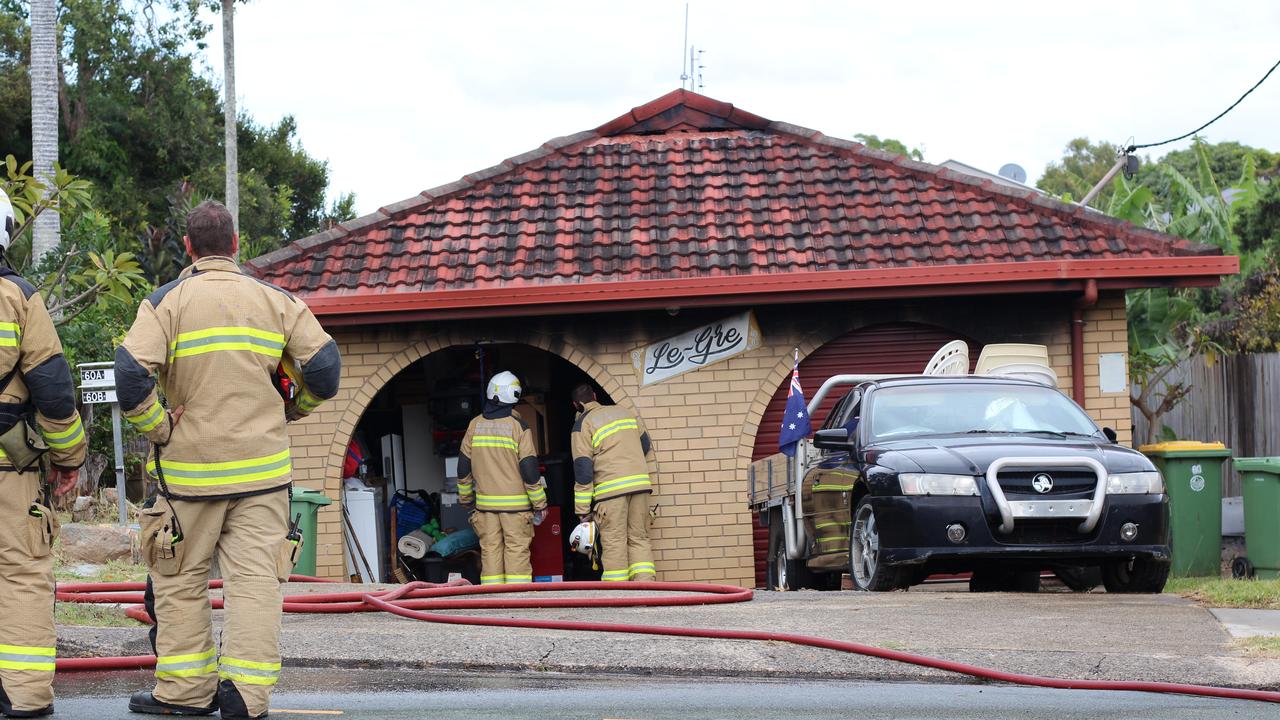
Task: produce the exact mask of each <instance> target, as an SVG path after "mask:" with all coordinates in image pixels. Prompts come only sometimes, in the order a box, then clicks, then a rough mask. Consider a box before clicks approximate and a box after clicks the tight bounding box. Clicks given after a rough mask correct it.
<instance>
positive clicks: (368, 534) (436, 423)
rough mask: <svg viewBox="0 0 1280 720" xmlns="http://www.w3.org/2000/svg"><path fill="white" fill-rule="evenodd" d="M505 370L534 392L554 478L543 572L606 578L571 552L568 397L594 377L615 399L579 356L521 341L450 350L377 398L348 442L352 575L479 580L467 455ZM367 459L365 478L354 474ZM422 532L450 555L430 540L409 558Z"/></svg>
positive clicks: (542, 576)
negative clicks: (464, 478) (464, 474)
mask: <svg viewBox="0 0 1280 720" xmlns="http://www.w3.org/2000/svg"><path fill="white" fill-rule="evenodd" d="M504 370H508V371H511V372H513V373H515V374H516V376H517V377H519V378H520V382H521V385H522V386H523V389H524V392H523V395H522V397H521V403H520V404H519V405H518V406H517V407H516V412H518V413H519V414H520V416H521V418H522V419H523V420H524V421H525V423H526V424H527V425H528V426H529V428H530V429H531V430H532V432H533V436H534V444H535V445H536V447H537V450H538V460H539V466H540V470H541V474H542V477H543V479H544V480H545V481H546V484H547V502H548V509H549V513H548V516H547V519H546V520H545V521H544V522H543V524H542V525H541V526H540V527H539V528H538V529H537V531H536V533H535V538H534V545H533V560H534V576H535V579H537V580H560V579H563V580H591V579H599V570H598V569H596V570H593V569H592V568H591V563H590V561H588V560H587V559H586V558H584V557H583V556H581V555H579V554H577V553H572V552H570V551H569V549H568V536H569V532H570V531H571V530H572V527H573V523H574V521H575V518H574V516H573V460H572V457H571V455H570V446H569V442H570V438H569V434H570V432H571V431H572V429H573V423H574V420H575V411H574V408H573V404H572V402H571V401H570V397H569V396H570V393H571V392H572V390H573V388H574V387H576V386H577V385H579V384H582V383H587V384H590V385H592V386H593V387H595V389H596V394H597V396H598V397H599V398H600V399H601V400H602V401H604V402H611V399H610V398H609V396H608V394H607V393H605V392H604V390H603V388H601V387H600V386H599V385H598V384H597V383H595V382H594V381H593V379H592V378H591V377H590V376H588V375H587V374H586V373H585V372H583V371H582V370H581V369H579V368H578V367H577V366H575V365H573V364H572V363H570V362H569V361H567V360H565V359H564V358H561V357H560V356H558V355H556V354H554V353H551V352H548V351H546V350H542V349H539V348H536V347H533V346H531V345H524V344H519V343H480V344H476V345H455V346H453V347H449V348H445V349H443V350H439V351H437V352H434V353H431V354H429V355H427V356H426V357H423V358H422V359H420V360H418V361H416V362H414V363H413V364H411V365H409V366H408V367H406V368H405V369H404V370H402V371H401V372H400V373H399V374H397V375H396V376H395V377H394V378H392V379H391V381H390V382H388V383H387V384H386V385H385V386H384V387H383V388H382V389H381V390H380V391H379V392H378V394H377V395H376V396H375V397H374V399H373V400H372V402H371V403H370V404H369V406H368V408H367V409H366V410H365V412H364V414H363V416H362V417H361V419H360V422H359V423H358V424H357V426H356V430H355V433H354V435H353V437H352V443H353V447H352V448H350V449H349V457H356V456H358V457H360V458H362V459H363V463H358V462H348V464H347V468H346V469H345V470H344V475H348V477H345V478H344V479H343V493H342V495H343V501H344V505H345V507H346V509H347V513H348V515H349V517H350V522H349V525H350V528H344V538H343V540H344V553H345V554H346V555H347V570H348V572H349V574H351V575H352V576H355V577H359V578H362V579H365V580H371V581H375V582H394V581H397V580H400V581H403V580H406V579H420V580H427V581H431V582H440V581H444V580H445V579H447V578H448V577H450V576H451V575H459V576H461V577H465V578H467V579H469V580H472V581H473V582H476V583H478V582H479V553H478V548H476V547H475V546H474V545H473V544H472V543H470V542H467V538H468V537H469V533H470V524H469V522H468V515H469V514H468V511H467V510H466V509H464V508H463V507H462V506H461V505H460V504H459V503H458V495H457V490H458V477H457V466H458V464H457V458H458V453H459V448H460V446H461V443H462V438H463V435H464V434H465V431H466V428H467V424H468V423H469V422H470V421H471V419H472V418H473V417H475V416H476V415H478V414H480V411H481V408H482V407H483V405H484V390H485V387H486V385H487V384H488V381H489V378H490V377H491V376H493V375H494V374H495V373H498V372H501V371H504ZM361 465H362V466H363V474H362V475H361V474H360V471H359V470H356V472H355V474H356V475H357V477H351V476H350V473H349V472H347V471H348V470H350V469H351V468H352V467H353V466H356V467H360V466H361ZM433 521H434V523H433ZM346 524H347V521H345V520H344V525H346ZM423 525H425V526H427V527H426V528H423V527H422V526H423ZM413 530H421V531H422V534H419V535H415V540H416V541H418V542H428V543H429V544H430V545H432V546H437V547H438V548H440V552H438V553H437V552H435V551H434V550H433V549H431V548H430V547H429V548H428V550H427V552H426V554H425V555H424V556H423V557H422V558H415V557H412V555H413V554H416V553H415V551H414V550H413V549H412V548H410V550H409V552H406V553H403V554H402V553H400V552H399V548H398V547H397V545H399V544H401V543H400V542H399V540H400V538H401V537H402V536H404V535H405V534H407V533H408V532H411V531H413ZM423 535H425V536H427V537H429V538H431V539H430V540H429V541H426V540H425V539H424V537H423ZM455 535H456V537H455ZM408 542H409V541H406V543H408ZM366 566H367V567H366Z"/></svg>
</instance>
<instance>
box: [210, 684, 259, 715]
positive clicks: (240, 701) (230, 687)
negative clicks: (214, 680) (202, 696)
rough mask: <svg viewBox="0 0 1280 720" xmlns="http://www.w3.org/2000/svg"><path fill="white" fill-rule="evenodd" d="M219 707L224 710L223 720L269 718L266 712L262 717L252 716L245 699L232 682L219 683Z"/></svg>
mask: <svg viewBox="0 0 1280 720" xmlns="http://www.w3.org/2000/svg"><path fill="white" fill-rule="evenodd" d="M218 707H219V708H220V709H221V710H222V720H264V718H266V717H267V713H265V712H264V713H262V714H261V715H250V714H249V708H247V707H245V704H244V698H242V697H240V691H239V690H237V689H236V684H235V683H233V682H231V681H230V680H223V681H222V682H219V683H218Z"/></svg>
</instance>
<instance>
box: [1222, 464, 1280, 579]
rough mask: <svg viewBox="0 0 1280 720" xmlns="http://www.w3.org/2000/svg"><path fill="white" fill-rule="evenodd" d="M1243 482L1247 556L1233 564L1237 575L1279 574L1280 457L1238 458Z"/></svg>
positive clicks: (1278, 576)
mask: <svg viewBox="0 0 1280 720" xmlns="http://www.w3.org/2000/svg"><path fill="white" fill-rule="evenodd" d="M1235 466H1236V470H1237V471H1238V472H1239V473H1240V479H1241V482H1242V483H1243V485H1244V544H1245V549H1246V552H1248V554H1249V556H1248V557H1247V558H1237V559H1236V562H1235V563H1233V564H1232V567H1231V574H1232V575H1233V576H1235V577H1260V578H1269V579H1274V578H1280V457H1251V458H1236V460H1235Z"/></svg>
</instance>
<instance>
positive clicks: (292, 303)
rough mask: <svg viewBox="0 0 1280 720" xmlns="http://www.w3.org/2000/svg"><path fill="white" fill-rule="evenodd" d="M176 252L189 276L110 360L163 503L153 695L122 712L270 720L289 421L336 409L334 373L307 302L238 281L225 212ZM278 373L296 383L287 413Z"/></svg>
mask: <svg viewBox="0 0 1280 720" xmlns="http://www.w3.org/2000/svg"><path fill="white" fill-rule="evenodd" d="M183 241H184V242H185V243H186V249H187V254H188V255H189V256H190V257H191V259H192V264H191V265H190V266H189V267H187V268H186V269H185V270H183V272H182V274H181V275H180V276H179V277H178V279H177V280H174V281H173V282H171V283H168V284H166V285H163V286H161V287H160V288H159V289H157V290H156V291H155V292H154V293H152V294H151V296H150V297H148V298H147V299H146V300H144V301H143V302H142V305H141V307H139V308H138V316H137V319H136V320H135V321H134V323H133V327H132V328H130V329H129V333H128V335H127V336H126V337H125V339H124V343H123V344H122V345H121V346H120V347H119V348H118V349H117V350H116V361H115V367H116V385H117V392H118V395H119V398H120V407H121V408H122V409H123V410H124V415H125V418H127V419H128V420H129V422H130V423H131V424H132V425H133V426H134V427H135V428H137V429H138V430H139V431H141V432H142V433H144V434H145V435H146V436H147V439H149V440H150V441H151V443H152V445H153V446H154V448H155V456H154V457H153V458H151V459H150V460H149V461H148V463H147V467H148V470H149V471H151V472H152V474H153V475H154V476H155V477H156V479H157V483H158V489H159V492H158V495H157V496H154V497H152V498H150V499H149V500H148V501H147V503H146V504H145V505H144V507H143V510H142V517H141V521H140V522H141V526H142V537H141V543H142V550H143V554H144V556H145V559H146V561H147V564H148V569H149V570H150V574H149V575H148V578H147V593H146V601H147V610H148V612H150V614H151V616H152V617H153V618H154V619H155V623H156V624H155V627H154V628H153V629H152V630H151V641H152V646H153V649H154V651H155V654H156V670H155V675H156V679H157V680H156V685H155V689H154V690H153V691H151V692H147V691H140V692H136V693H134V694H133V697H131V698H130V700H129V709H130V710H132V711H134V712H141V713H149V714H158V715H163V714H194V715H200V714H210V713H212V712H214V711H215V710H220V711H221V713H222V717H224V718H258V717H266V714H267V705H268V700H269V698H270V694H271V687H272V686H273V685H275V684H276V681H277V679H278V677H279V674H280V652H279V635H280V603H281V591H280V583H281V582H282V581H284V580H286V579H287V578H288V576H289V573H290V571H291V570H292V569H293V561H294V560H295V559H296V558H295V557H294V556H295V555H296V551H297V549H298V545H297V535H296V528H294V527H291V523H290V521H289V517H288V514H289V495H290V494H291V483H290V473H291V468H292V462H291V459H290V453H289V437H288V434H287V431H286V430H285V422H286V420H296V419H298V418H301V417H303V416H305V415H307V414H309V413H311V412H312V411H313V410H315V409H316V407H317V406H318V405H319V404H320V403H321V402H322V401H323V400H326V399H328V398H331V397H333V395H334V394H335V393H336V392H337V390H338V377H339V370H340V365H341V360H340V358H339V355H338V347H337V345H336V344H335V343H334V341H333V339H332V338H330V337H329V335H327V334H326V333H325V332H324V330H322V329H321V328H320V324H319V322H317V321H316V318H315V316H314V315H312V314H311V311H310V310H309V309H308V308H307V306H306V305H305V304H304V303H303V302H302V301H301V300H298V299H297V298H295V297H293V296H292V295H290V294H289V293H287V292H285V291H283V290H281V289H279V288H277V287H275V286H273V285H270V284H267V283H264V282H261V281H258V280H255V279H254V278H251V277H248V276H246V275H244V274H242V273H241V271H240V268H239V267H238V266H237V265H236V262H235V260H234V259H233V257H234V256H235V254H236V252H237V250H238V249H239V237H238V236H237V235H236V233H235V231H234V228H233V224H232V219H231V213H230V212H228V211H227V209H226V208H225V207H223V206H222V205H221V204H219V203H216V202H213V201H206V202H203V203H201V204H200V205H198V206H196V208H195V209H194V210H192V211H191V213H190V214H189V215H188V216H187V235H186V237H184V238H183ZM282 367H283V368H289V367H296V368H298V369H300V379H301V388H300V389H299V390H298V392H297V394H296V395H293V396H291V398H290V399H288V400H287V402H286V403H285V404H284V408H283V410H282V408H281V397H282V395H280V394H277V393H280V392H282V390H281V388H282V387H283V386H285V385H286V384H285V383H284V382H283V380H281V379H280V378H281V377H283V376H284V375H286V373H284V372H282V371H281V368H282ZM157 373H158V374H159V380H160V388H161V389H162V390H163V392H164V396H165V398H166V399H167V401H168V405H169V408H168V409H166V408H165V407H164V406H162V405H161V404H160V400H159V398H158V396H157V391H156V390H157V387H156V380H155V378H154V375H155V374H157ZM215 552H216V553H217V557H218V567H219V568H220V569H221V571H222V577H223V580H224V587H223V596H224V598H225V603H226V623H225V625H224V626H223V630H222V637H221V641H220V643H219V644H218V645H216V646H215V645H214V640H213V631H212V626H211V624H210V608H209V597H208V592H207V588H206V584H207V582H208V579H209V568H210V562H211V560H212V558H213V556H214V553H215Z"/></svg>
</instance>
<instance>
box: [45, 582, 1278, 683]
mask: <svg viewBox="0 0 1280 720" xmlns="http://www.w3.org/2000/svg"><path fill="white" fill-rule="evenodd" d="M290 580H291V581H293V582H326V581H324V580H320V579H318V578H310V577H304V576H298V575H295V576H293V577H291V578H290ZM221 586H222V584H221V581H220V580H213V581H211V582H210V583H209V587H210V588H211V589H216V588H220V587H221ZM145 589H146V585H145V583H137V582H134V583H80V584H68V585H62V586H60V587H59V588H58V593H57V599H58V600H59V601H60V602H78V603H141V602H142V601H143V598H142V591H144V590H145ZM583 590H610V591H614V592H617V591H620V590H621V591H662V592H664V593H668V594H664V595H641V596H635V597H618V596H611V597H587V598H584V597H560V598H556V597H545V596H546V595H547V594H548V593H554V592H573V591H583ZM510 593H529V594H531V595H532V596H530V595H526V596H523V597H494V596H495V595H505V594H510ZM752 597H753V593H752V591H751V590H748V589H746V588H740V587H735V586H732V585H712V584H704V583H679V582H630V583H605V582H564V583H528V584H520V585H485V586H476V585H470V584H467V583H466V581H465V580H464V581H459V582H454V583H450V584H446V585H433V584H430V583H423V582H413V583H408V584H406V585H400V586H398V587H395V588H391V589H390V590H385V591H381V592H360V591H355V592H339V593H315V594H303V595H287V596H285V598H284V611H285V612H290V613H353V612H377V611H381V612H387V613H391V614H392V615H398V616H400V617H403V618H409V619H411V620H420V621H423V622H431V623H443V624H449V625H478V626H487V627H516V628H529V629H535V630H571V631H580V632H610V633H630V634H639V635H666V636H672V637H692V638H706V639H713V640H763V641H766V642H782V643H791V644H793V645H804V646H808V647H816V648H824V649H827V650H837V651H840V652H847V653H854V654H857V655H867V656H870V657H877V658H882V659H884V660H893V661H896V662H903V663H909V664H912V665H919V666H921V667H928V668H935V669H938V670H946V671H949V672H954V673H959V674H962V675H969V676H971V677H976V678H981V679H984V680H994V681H997V682H1005V683H1012V684H1015V685H1029V686H1034V687H1042V688H1055V689H1062V690H1126V691H1134V692H1153V693H1170V694H1178V695H1195V696H1200V697H1213V698H1225V699H1232V700H1258V701H1262V702H1272V703H1280V692H1276V691H1270V690H1242V689H1235V688H1220V687H1211V686H1207V685H1186V684H1181V683H1166V682H1146V681H1124V680H1071V679H1063V678H1051V677H1041V676H1037V675H1023V674H1021V673H1012V672H1005V671H1002V670H995V669H992V668H983V667H978V666H975V665H967V664H965V663H960V662H954V661H951V660H943V659H940V658H931V657H925V656H923V655H916V654H914V653H908V652H902V651H901V650H890V649H887V648H882V647H876V646H873V645H863V644H860V643H855V642H848V641H845V640H832V639H829V638H820V637H814V636H811V635H799V634H795V633H783V632H769V631H762V630H725V629H714V628H690V627H672V626H662V625H635V624H630V623H603V622H589V621H578V620H540V619H535V618H510V617H486V616H473V615H452V614H446V613H442V612H439V611H444V610H450V611H452V610H517V609H549V608H587V607H591V608H599V607H674V606H685V605H712V604H721V603H737V602H747V601H749V600H751V598H752ZM213 607H214V608H215V609H219V608H221V607H222V600H221V599H220V598H214V599H213ZM125 614H126V615H128V616H129V617H131V618H133V619H135V620H138V621H140V622H143V623H147V624H150V623H151V622H152V620H151V618H150V617H149V616H148V615H147V612H146V610H145V609H143V607H142V606H141V605H137V606H134V607H130V608H127V609H126V611H125ZM154 664H155V657H154V656H152V655H140V656H133V657H103V658H59V659H58V670H59V671H60V672H75V671H84V670H123V669H135V668H145V667H151V666H153V665H154Z"/></svg>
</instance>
